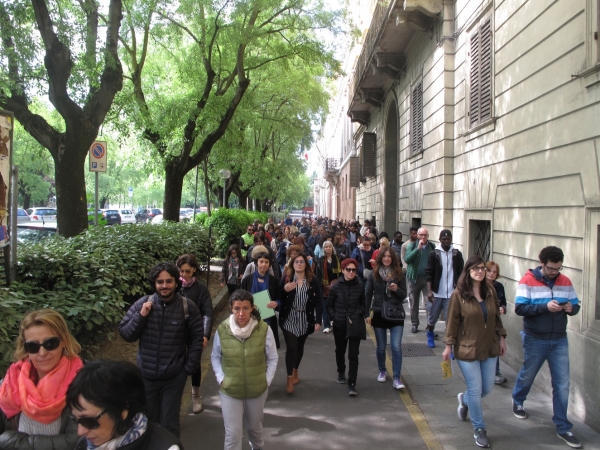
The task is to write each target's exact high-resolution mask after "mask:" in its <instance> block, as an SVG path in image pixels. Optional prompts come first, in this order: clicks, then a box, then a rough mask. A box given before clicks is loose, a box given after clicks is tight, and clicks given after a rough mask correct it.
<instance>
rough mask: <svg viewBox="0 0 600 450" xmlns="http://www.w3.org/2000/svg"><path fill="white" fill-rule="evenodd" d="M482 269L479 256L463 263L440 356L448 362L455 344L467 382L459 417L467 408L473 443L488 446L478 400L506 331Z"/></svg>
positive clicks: (488, 387) (488, 388) (460, 399)
mask: <svg viewBox="0 0 600 450" xmlns="http://www.w3.org/2000/svg"><path fill="white" fill-rule="evenodd" d="M485 271H486V268H485V261H484V260H483V259H482V258H481V257H479V256H476V255H475V256H471V257H470V258H469V259H468V260H467V262H466V263H465V267H464V269H463V271H462V273H461V275H460V278H459V279H458V283H457V287H456V289H455V290H454V292H453V293H452V297H451V298H450V306H449V313H448V318H447V320H446V339H445V341H446V349H445V350H444V353H443V354H442V358H443V359H444V360H445V361H448V360H449V359H450V355H451V353H452V347H454V356H455V358H456V360H457V362H458V366H459V367H460V370H461V371H462V373H463V376H464V377H465V382H466V384H467V390H466V392H464V393H462V392H461V393H459V394H458V409H457V413H458V417H459V418H460V419H461V420H463V421H466V420H467V411H469V413H470V418H471V423H472V424H473V428H474V430H475V434H474V438H475V443H476V444H477V445H478V446H479V447H484V448H487V447H489V443H488V439H487V433H486V429H485V422H484V421H483V411H482V407H481V399H482V398H483V397H485V396H486V395H487V394H489V392H490V391H491V389H492V386H493V385H494V375H495V373H496V357H497V356H498V355H500V356H502V355H504V353H505V352H506V344H505V342H504V338H505V337H506V330H505V329H504V327H503V326H502V319H501V318H500V310H499V307H498V298H497V297H496V291H495V290H494V289H493V288H491V287H490V286H488V285H487V283H486V281H485Z"/></svg>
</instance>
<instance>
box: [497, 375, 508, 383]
mask: <svg viewBox="0 0 600 450" xmlns="http://www.w3.org/2000/svg"><path fill="white" fill-rule="evenodd" d="M506 381H507V380H506V377H503V376H502V374H501V373H498V374H496V378H494V384H504V383H506Z"/></svg>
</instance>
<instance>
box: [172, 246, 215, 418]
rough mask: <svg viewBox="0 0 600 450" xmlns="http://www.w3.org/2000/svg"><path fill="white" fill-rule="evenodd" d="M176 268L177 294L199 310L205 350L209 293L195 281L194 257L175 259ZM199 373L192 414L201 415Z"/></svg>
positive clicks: (195, 377)
mask: <svg viewBox="0 0 600 450" xmlns="http://www.w3.org/2000/svg"><path fill="white" fill-rule="evenodd" d="M177 268H178V269H179V274H180V278H179V279H180V280H181V288H180V289H179V294H181V296H182V297H186V298H189V299H190V300H191V301H193V302H194V303H195V304H196V306H197V307H198V309H199V310H200V315H201V316H202V320H203V323H204V344H203V347H202V348H206V345H207V344H208V340H209V339H210V331H211V328H212V317H213V306H212V299H211V298H210V292H209V291H208V288H207V287H206V285H205V284H204V283H202V282H201V281H200V280H197V279H196V274H197V273H198V272H199V271H200V267H199V265H198V260H197V259H196V257H195V256H194V255H192V254H187V255H181V256H180V257H179V258H177ZM201 373H202V368H201V367H198V370H197V371H196V372H194V373H193V374H192V412H193V413H194V414H198V413H201V412H202V410H203V408H202V397H201V396H200V378H201Z"/></svg>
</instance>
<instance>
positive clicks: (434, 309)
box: [427, 297, 450, 327]
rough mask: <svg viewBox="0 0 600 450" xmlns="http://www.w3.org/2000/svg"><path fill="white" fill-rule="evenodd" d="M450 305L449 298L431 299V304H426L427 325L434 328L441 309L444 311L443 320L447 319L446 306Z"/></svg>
mask: <svg viewBox="0 0 600 450" xmlns="http://www.w3.org/2000/svg"><path fill="white" fill-rule="evenodd" d="M449 304H450V299H449V298H441V297H433V301H432V302H429V301H428V302H427V325H428V326H430V327H435V324H436V323H437V321H438V319H439V318H440V313H441V312H442V309H443V310H444V318H446V320H448V319H447V317H448V305H449Z"/></svg>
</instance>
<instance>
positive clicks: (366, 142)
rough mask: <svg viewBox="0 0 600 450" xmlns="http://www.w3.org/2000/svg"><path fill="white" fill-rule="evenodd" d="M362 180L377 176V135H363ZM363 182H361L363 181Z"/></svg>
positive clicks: (361, 154) (361, 153)
mask: <svg viewBox="0 0 600 450" xmlns="http://www.w3.org/2000/svg"><path fill="white" fill-rule="evenodd" d="M360 157H361V169H362V174H361V178H362V180H364V181H366V179H367V178H369V177H374V176H375V175H376V164H377V135H376V134H375V133H367V132H365V133H363V141H362V149H361V151H360ZM362 180H361V181H362Z"/></svg>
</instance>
